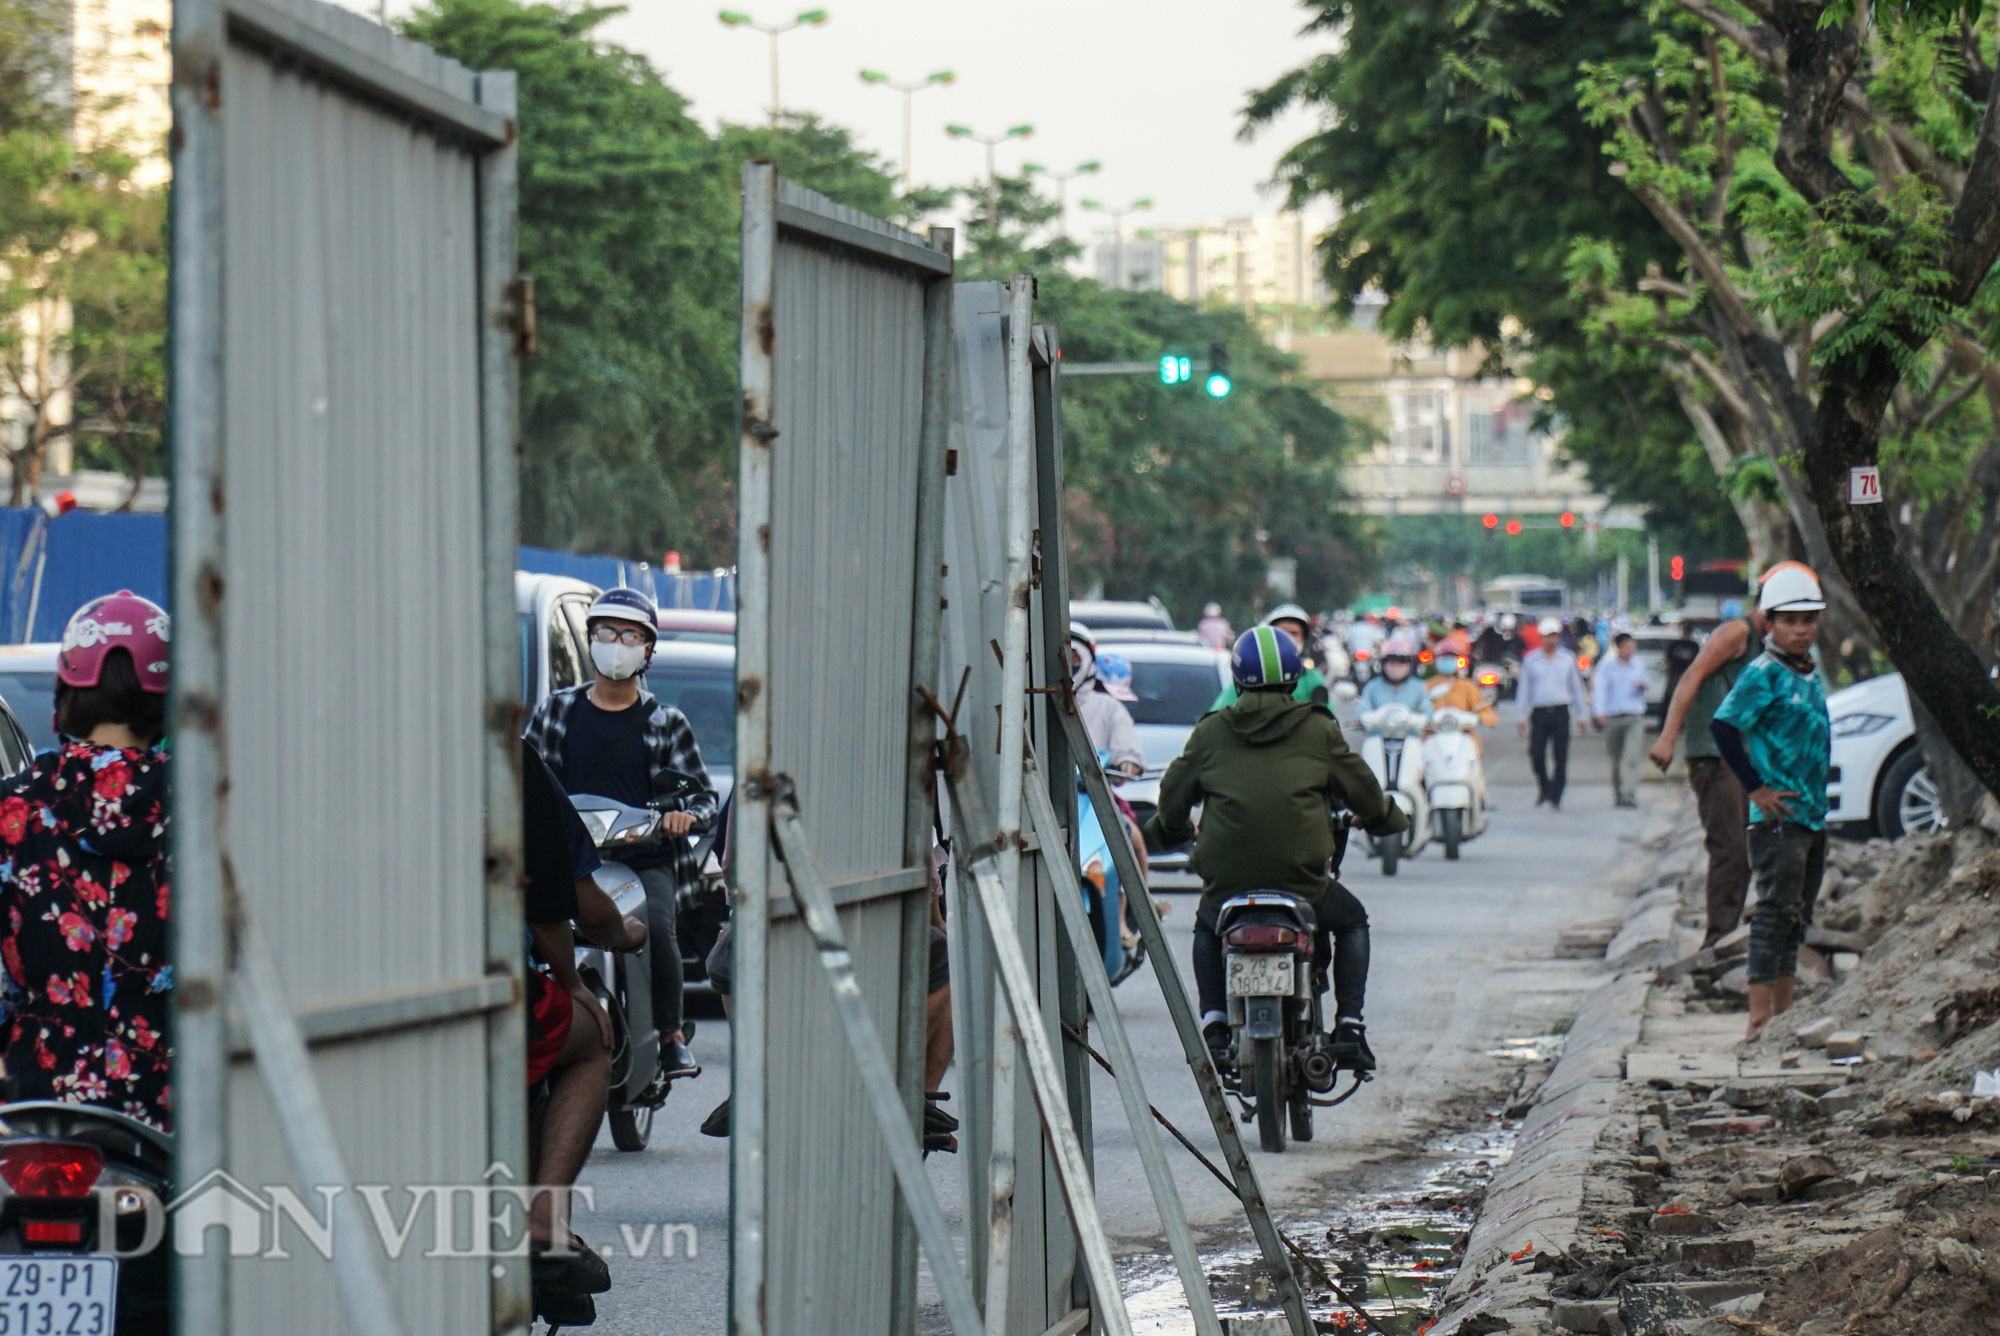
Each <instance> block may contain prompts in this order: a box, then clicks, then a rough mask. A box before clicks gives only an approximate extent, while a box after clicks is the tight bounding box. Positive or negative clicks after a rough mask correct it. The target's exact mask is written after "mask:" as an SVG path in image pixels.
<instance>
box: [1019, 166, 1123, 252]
mask: <svg viewBox="0 0 2000 1336" xmlns="http://www.w3.org/2000/svg"><path fill="white" fill-rule="evenodd" d="M1103 166H1104V165H1103V164H1102V163H1100V162H1098V161H1096V160H1095V159H1093V160H1091V161H1090V162H1079V163H1078V164H1077V165H1076V167H1075V168H1074V169H1073V170H1071V171H1067V172H1056V171H1050V170H1049V169H1048V168H1047V167H1044V166H1042V165H1041V164H1040V163H1038V162H1030V163H1024V164H1022V167H1021V170H1022V171H1024V172H1026V173H1028V175H1030V176H1033V175H1035V174H1036V173H1037V172H1039V173H1041V174H1042V175H1043V176H1046V177H1048V178H1049V179H1050V180H1051V181H1054V182H1055V183H1056V226H1057V227H1058V228H1060V229H1061V231H1062V235H1063V236H1065V237H1067V236H1069V198H1068V197H1069V183H1070V182H1071V181H1074V180H1075V179H1076V178H1077V177H1079V176H1093V175H1095V174H1096V173H1097V172H1099V171H1101V170H1103Z"/></svg>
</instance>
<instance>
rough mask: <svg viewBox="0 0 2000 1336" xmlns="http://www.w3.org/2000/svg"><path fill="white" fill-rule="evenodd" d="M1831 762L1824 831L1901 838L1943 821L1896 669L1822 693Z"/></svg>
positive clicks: (1901, 682) (1940, 825)
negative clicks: (1830, 736) (1830, 727)
mask: <svg viewBox="0 0 2000 1336" xmlns="http://www.w3.org/2000/svg"><path fill="white" fill-rule="evenodd" d="M1826 709H1827V714H1828V715H1829V716H1831V717H1832V719H1833V764H1832V766H1831V768H1829V769H1828V771H1827V776H1826V804H1827V810H1826V823H1827V828H1828V829H1829V830H1832V831H1834V832H1835V833H1837V834H1842V835H1854V836H1859V837H1861V838H1863V839H1866V838H1868V837H1870V836H1874V835H1880V836H1882V837H1883V838H1884V839H1889V840H1894V839H1900V838H1901V837H1902V836H1904V835H1907V834H1913V833H1916V832H1920V831H1931V830H1940V829H1942V828H1943V827H1944V812H1943V809H1942V808H1941V807H1940V806H1939V804H1938V791H1937V785H1935V784H1933V783H1932V782H1931V777H1930V771H1929V770H1928V769H1926V768H1925V766H1924V755H1923V753H1922V752H1921V751H1919V750H1917V726H1916V721H1915V719H1914V717H1913V716H1912V715H1911V713H1910V693H1909V691H1908V690H1907V689H1906V688H1905V687H1904V686H1903V675H1902V674H1901V673H1889V674H1887V675H1886V676H1883V677H1872V678H1870V679H1869V680H1867V681H1866V682H1857V683H1855V684H1854V685H1853V686H1851V687H1848V688H1846V689H1845V690H1842V691H1836V692H1834V693H1833V694H1832V695H1831V696H1828V697H1827V698H1826Z"/></svg>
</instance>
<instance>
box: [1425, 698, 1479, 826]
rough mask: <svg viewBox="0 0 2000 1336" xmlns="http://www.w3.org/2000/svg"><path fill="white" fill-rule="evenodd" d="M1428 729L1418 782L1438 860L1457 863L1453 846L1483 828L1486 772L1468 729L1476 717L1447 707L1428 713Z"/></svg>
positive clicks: (1477, 719)
mask: <svg viewBox="0 0 2000 1336" xmlns="http://www.w3.org/2000/svg"><path fill="white" fill-rule="evenodd" d="M1431 723H1432V726H1433V728H1434V729H1435V730H1436V731H1434V732H1433V733H1432V734H1431V735H1430V737H1428V738H1426V739H1425V740H1424V783H1425V787H1426V789H1427V792H1428V797H1429V799H1430V808H1431V821H1432V824H1433V825H1435V826H1436V828H1437V837H1438V839H1439V840H1440V841H1442V842H1443V844H1444V856H1445V857H1446V858H1447V859H1450V860H1452V861H1454V862H1455V861H1457V859H1458V846H1459V844H1460V843H1461V842H1463V841H1465V840H1469V839H1472V838H1473V837H1475V836H1477V835H1478V834H1479V833H1480V832H1481V831H1483V830H1485V829H1486V772H1485V771H1484V769H1482V768H1481V765H1480V759H1479V743H1478V741H1477V739H1475V738H1474V737H1473V734H1472V730H1473V729H1474V728H1476V727H1478V724H1479V716H1478V715H1476V714H1474V713H1472V712H1471V711H1470V710H1455V709H1452V708H1450V707H1449V706H1443V707H1439V708H1436V709H1434V710H1433V711H1432V712H1431Z"/></svg>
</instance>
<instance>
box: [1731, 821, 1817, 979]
mask: <svg viewBox="0 0 2000 1336" xmlns="http://www.w3.org/2000/svg"><path fill="white" fill-rule="evenodd" d="M1750 865H1751V866H1752V867H1754V868H1755V869H1756V870H1757V908H1756V910H1755V911H1753V912H1752V913H1751V915H1750V982H1751V983H1776V982H1777V981H1778V978H1779V976H1781V975H1786V974H1797V973H1798V969H1799V948H1800V947H1801V946H1804V945H1805V940H1806V928H1807V926H1808V925H1810V924H1811V923H1812V912H1813V901H1814V900H1815V899H1817V898H1818V896H1819V883H1820V879H1821V878H1822V877H1823V876H1825V875H1826V832H1825V831H1824V830H1808V829H1806V828H1805V827H1804V826H1801V825H1798V824H1796V823H1794V822H1791V821H1758V822H1754V823H1753V824H1752V825H1751V827H1750Z"/></svg>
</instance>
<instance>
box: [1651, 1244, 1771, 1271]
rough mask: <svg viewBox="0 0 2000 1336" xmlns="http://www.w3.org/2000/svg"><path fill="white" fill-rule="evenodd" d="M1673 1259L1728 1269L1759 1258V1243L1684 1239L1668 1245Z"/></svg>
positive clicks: (1745, 1264) (1696, 1264)
mask: <svg viewBox="0 0 2000 1336" xmlns="http://www.w3.org/2000/svg"><path fill="white" fill-rule="evenodd" d="M1667 1257H1668V1259H1669V1260H1671V1261H1676V1262H1687V1263H1689V1264H1690V1265H1693V1266H1705V1267H1709V1268H1710V1269H1712V1270H1716V1271H1728V1270H1732V1269H1734V1268H1736V1267H1739V1266H1749V1265H1750V1264H1751V1263H1752V1262H1754V1261H1756V1260H1757V1244H1756V1242H1755V1241H1754V1240H1752V1239H1683V1240H1681V1241H1679V1242H1676V1243H1670V1244H1668V1245H1667Z"/></svg>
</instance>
